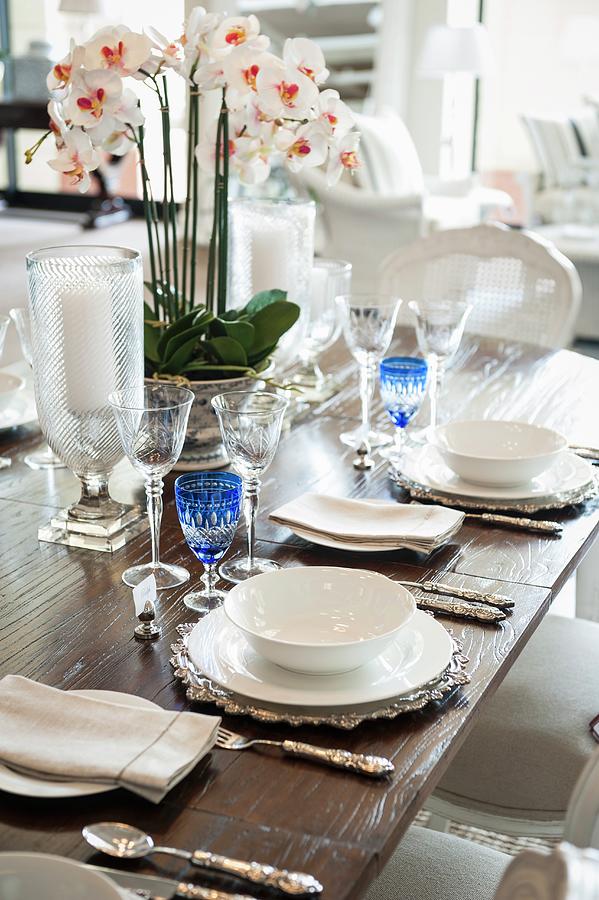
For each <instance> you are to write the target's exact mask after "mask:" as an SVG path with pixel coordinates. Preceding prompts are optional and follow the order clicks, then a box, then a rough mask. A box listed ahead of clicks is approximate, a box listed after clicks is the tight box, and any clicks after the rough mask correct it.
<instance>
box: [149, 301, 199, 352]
mask: <svg viewBox="0 0 599 900" xmlns="http://www.w3.org/2000/svg"><path fill="white" fill-rule="evenodd" d="M202 312H205V310H204V308H200V309H193V310H192V311H191V312H190V313H186V315H184V316H181V318H180V319H177V321H176V322H173V324H172V325H169V326H168V328H166V329H165V331H164V333H163V335H162V337H161V339H160V343H159V344H158V352H159V353H160V354H162V355H164V356H166V348H167V344H168V343H169V341H170V340H171V338H174V337H176V335H178V334H182V333H183V332H184V331H187V330H188V329H189V328H191V326H192V325H195V319H196V317H197V316H198V314H199V313H202Z"/></svg>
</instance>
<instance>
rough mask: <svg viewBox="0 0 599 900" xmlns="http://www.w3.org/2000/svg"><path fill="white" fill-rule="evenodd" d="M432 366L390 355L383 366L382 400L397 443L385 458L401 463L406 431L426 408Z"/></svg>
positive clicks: (381, 370)
mask: <svg viewBox="0 0 599 900" xmlns="http://www.w3.org/2000/svg"><path fill="white" fill-rule="evenodd" d="M427 375H428V365H427V362H426V360H425V359H420V358H419V357H415V356H390V357H388V358H387V359H384V360H383V361H382V362H381V365H380V384H381V397H382V400H383V404H384V406H385V409H386V410H387V413H388V414H389V418H390V419H391V421H392V422H393V424H394V425H395V444H394V446H393V447H391V448H389V449H388V450H381V451H380V452H381V455H382V456H385V457H386V458H388V459H390V460H391V461H392V462H398V461H399V459H400V457H401V445H402V434H403V429H404V428H405V427H406V425H407V424H408V423H409V422H410V421H411V420H412V419H413V417H414V416H415V415H416V413H417V412H418V410H419V409H420V407H421V405H422V401H423V400H424V396H425V393H426V384H427Z"/></svg>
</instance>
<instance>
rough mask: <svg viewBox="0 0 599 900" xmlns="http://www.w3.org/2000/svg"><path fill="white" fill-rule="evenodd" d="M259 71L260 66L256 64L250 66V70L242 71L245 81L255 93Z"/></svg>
mask: <svg viewBox="0 0 599 900" xmlns="http://www.w3.org/2000/svg"><path fill="white" fill-rule="evenodd" d="M259 71H260V66H257V65H256V63H254V64H253V65H251V66H249V68H247V69H243V70H242V75H243V80H244V81H245V83H246V84H247V86H248V87H250V88H251V89H252V90H253V91H255V90H256V79H257V77H258V72H259Z"/></svg>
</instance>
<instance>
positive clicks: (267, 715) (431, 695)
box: [170, 623, 470, 730]
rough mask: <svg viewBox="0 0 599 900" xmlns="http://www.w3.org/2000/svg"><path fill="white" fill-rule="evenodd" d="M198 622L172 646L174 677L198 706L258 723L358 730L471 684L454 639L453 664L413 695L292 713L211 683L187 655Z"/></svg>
mask: <svg viewBox="0 0 599 900" xmlns="http://www.w3.org/2000/svg"><path fill="white" fill-rule="evenodd" d="M195 624H196V623H188V624H185V625H179V626H178V627H177V632H178V634H179V636H180V638H179V640H178V641H177V642H176V643H174V644H172V645H171V649H172V651H173V656H172V657H171V660H170V662H171V666H172V667H173V669H174V674H175V678H177V679H178V680H179V681H181V682H182V684H183V685H184V686H185V689H186V693H187V698H188V700H191V701H193V702H195V703H215V704H216V706H218V707H219V708H220V709H222V710H223V711H224V712H225V713H227V714H228V715H235V716H250V717H251V718H252V719H256V720H257V721H258V722H267V723H270V724H278V723H281V724H285V725H330V726H332V727H334V728H343V729H346V730H349V729H352V728H355V727H356V726H357V725H360V724H361V723H362V722H367V721H371V720H374V719H394V718H395V717H396V716H399V715H401V714H402V713H409V712H415V711H416V710H419V709H423V708H424V707H425V706H428V705H429V704H430V703H434V702H437V701H440V700H443V699H444V698H446V697H447V695H448V694H450V693H451V692H452V691H453V690H455V688H457V687H458V686H460V685H464V684H468V682H469V681H470V675H468V673H467V672H466V665H467V663H468V658H467V657H466V656H464V654H463V653H462V645H461V644H460V642H459V641H457V640H456V639H455V638H454V637H453V636H452V642H453V653H452V657H451V661H450V663H449V665H448V666H447V668H446V669H445V671H444V672H443V673H442V675H441V676H440V678H438V679H436V680H435V681H434V682H431V683H430V684H427V685H425V686H423V687H422V688H420V689H419V690H417V691H414V692H413V693H411V694H408V695H405V696H402V697H396V698H394V699H392V700H389V701H385V702H384V703H383V704H372V703H370V704H363V705H360V706H356V707H355V708H353V709H351V710H349V709H347V707H344V708H342V709H339V708H337V709H335V708H330V709H319V710H318V711H317V712H315V711H314V710H313V709H308V708H307V709H303V708H301V707H294V710H293V712H291V711H290V710H289V709H287V708H285V707H281V706H276V705H275V704H266V703H260V704H259V705H258V704H256V702H255V701H253V700H250V699H249V698H247V697H242V696H241V695H239V694H235V693H234V692H233V691H231V690H229V689H228V688H225V687H223V686H222V685H220V684H217V683H216V682H214V681H212V680H211V679H210V678H208V676H206V675H204V674H203V673H202V672H201V671H200V670H199V669H198V668H197V666H196V665H195V663H194V662H193V661H192V659H191V658H190V655H189V652H188V639H189V635H190V633H191V632H192V630H193V628H194V627H195Z"/></svg>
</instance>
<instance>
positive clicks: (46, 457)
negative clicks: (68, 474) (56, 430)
mask: <svg viewBox="0 0 599 900" xmlns="http://www.w3.org/2000/svg"><path fill="white" fill-rule="evenodd" d="M23 462H24V463H25V465H26V466H29V468H30V469H66V466H65V464H64V463H63V462H62V460H60V459H59V458H58V457H57V456H55V455H54V454H53V453H47V452H45V451H44V450H38V451H37V452H34V453H28V454H27V456H25V457H24V458H23Z"/></svg>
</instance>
